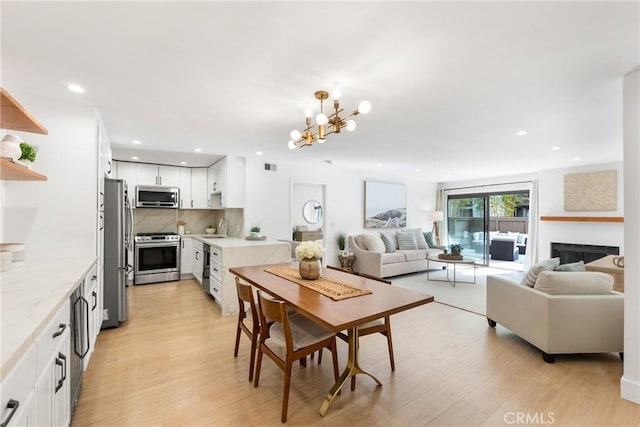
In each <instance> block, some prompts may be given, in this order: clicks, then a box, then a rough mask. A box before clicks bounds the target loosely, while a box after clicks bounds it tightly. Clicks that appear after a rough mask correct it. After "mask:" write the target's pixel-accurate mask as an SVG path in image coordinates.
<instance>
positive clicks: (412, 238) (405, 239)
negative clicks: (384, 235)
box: [397, 231, 418, 251]
mask: <svg viewBox="0 0 640 427" xmlns="http://www.w3.org/2000/svg"><path fill="white" fill-rule="evenodd" d="M397 236H398V249H400V250H401V251H407V250H417V249H418V244H417V243H416V235H415V233H414V232H412V231H410V232H399V233H398V234H397Z"/></svg>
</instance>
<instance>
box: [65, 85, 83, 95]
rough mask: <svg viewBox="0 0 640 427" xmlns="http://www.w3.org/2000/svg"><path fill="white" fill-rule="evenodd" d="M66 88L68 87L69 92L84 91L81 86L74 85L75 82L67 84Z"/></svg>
mask: <svg viewBox="0 0 640 427" xmlns="http://www.w3.org/2000/svg"><path fill="white" fill-rule="evenodd" d="M67 89H69V90H70V91H71V92H75V93H84V88H83V87H82V86H80V85H76V84H70V85H68V86H67Z"/></svg>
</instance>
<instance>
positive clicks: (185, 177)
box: [178, 168, 192, 209]
mask: <svg viewBox="0 0 640 427" xmlns="http://www.w3.org/2000/svg"><path fill="white" fill-rule="evenodd" d="M178 169H179V170H180V185H179V187H180V209H191V208H192V206H191V168H178Z"/></svg>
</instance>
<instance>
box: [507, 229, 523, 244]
mask: <svg viewBox="0 0 640 427" xmlns="http://www.w3.org/2000/svg"><path fill="white" fill-rule="evenodd" d="M519 236H520V233H518V232H515V233H513V232H511V231H507V237H511V238H513V240H515V241H516V242H517V241H518V237H519Z"/></svg>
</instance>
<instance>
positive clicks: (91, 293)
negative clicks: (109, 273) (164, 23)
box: [83, 265, 102, 371]
mask: <svg viewBox="0 0 640 427" xmlns="http://www.w3.org/2000/svg"><path fill="white" fill-rule="evenodd" d="M83 286H84V289H83V295H84V298H85V299H86V300H87V302H88V303H89V308H88V313H87V314H88V317H89V321H88V324H89V331H88V333H89V351H88V352H87V355H86V356H85V358H84V359H83V363H84V370H85V371H86V370H87V367H88V366H89V359H90V358H91V355H92V354H93V350H94V349H95V346H96V341H97V339H98V333H99V332H100V328H101V327H102V298H101V297H102V292H101V289H100V287H99V286H98V273H97V265H94V266H93V267H92V268H91V270H89V273H88V274H87V275H86V276H85V278H84V284H83Z"/></svg>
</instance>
